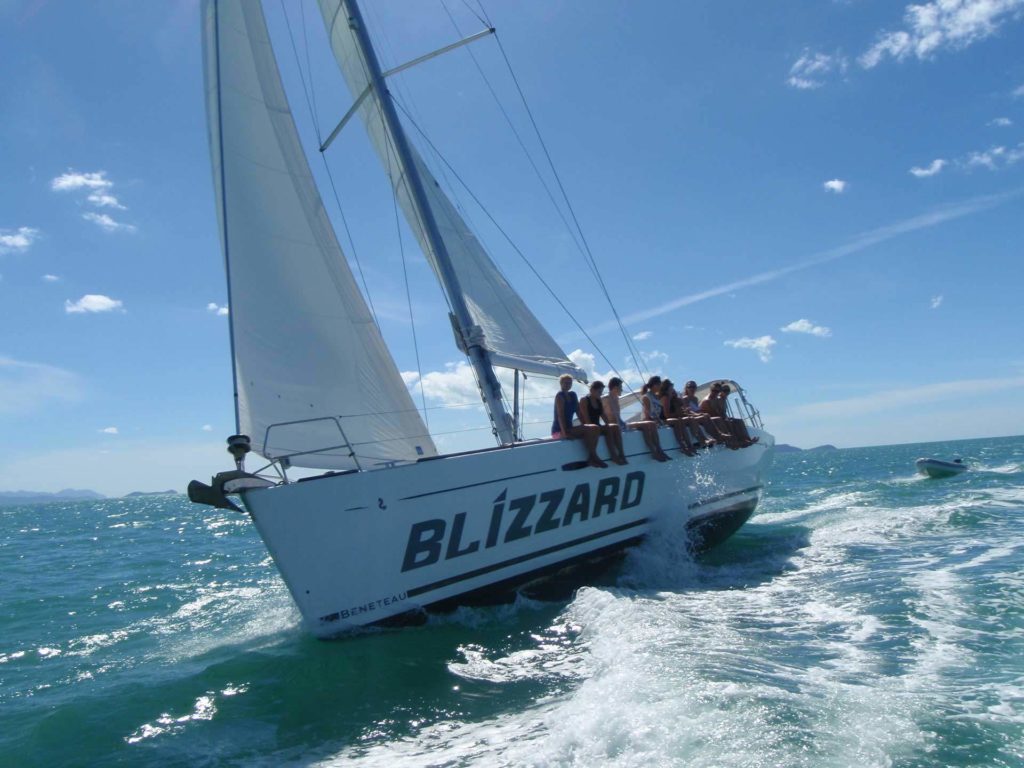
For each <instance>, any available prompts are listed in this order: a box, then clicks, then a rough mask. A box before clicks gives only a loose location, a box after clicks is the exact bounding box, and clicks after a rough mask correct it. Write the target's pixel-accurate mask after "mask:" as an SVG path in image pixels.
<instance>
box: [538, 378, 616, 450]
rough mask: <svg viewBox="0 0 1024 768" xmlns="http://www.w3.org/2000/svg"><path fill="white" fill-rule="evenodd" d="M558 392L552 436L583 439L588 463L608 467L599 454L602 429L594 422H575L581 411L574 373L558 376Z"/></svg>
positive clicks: (563, 438)
mask: <svg viewBox="0 0 1024 768" xmlns="http://www.w3.org/2000/svg"><path fill="white" fill-rule="evenodd" d="M558 387H559V390H558V394H556V395H555V419H554V421H553V422H552V424H551V437H553V438H554V439H556V440H577V439H579V440H582V441H583V447H584V448H586V451H587V463H588V464H589V465H590V466H592V467H602V468H603V467H607V466H608V465H607V464H605V463H604V462H603V461H601V459H600V457H599V456H598V455H597V441H598V440H600V439H601V430H599V429H598V428H597V427H595V426H594V425H592V424H588V425H584V424H573V423H572V420H573V417H574V416H576V415H578V414H579V412H580V401H579V397H578V396H577V395H576V393H575V392H573V391H572V374H569V373H563V374H562V375H561V376H559V377H558Z"/></svg>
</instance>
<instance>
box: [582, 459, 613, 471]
mask: <svg viewBox="0 0 1024 768" xmlns="http://www.w3.org/2000/svg"><path fill="white" fill-rule="evenodd" d="M587 464H589V465H590V466H592V467H597V468H598V469H605V468H607V467H608V465H607V464H605V463H604V462H603V461H601V460H600V459H590V460H589V461H588V462H587Z"/></svg>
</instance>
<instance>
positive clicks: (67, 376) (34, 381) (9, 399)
mask: <svg viewBox="0 0 1024 768" xmlns="http://www.w3.org/2000/svg"><path fill="white" fill-rule="evenodd" d="M81 398H82V382H81V379H79V377H78V375H77V374H74V373H72V372H71V371H66V370H64V369H63V368H58V367H56V366H53V365H45V364H43V363H31V362H26V361H23V360H14V359H13V358H10V357H0V414H5V415H24V414H26V413H31V412H32V411H35V410H36V409H38V408H42V407H44V406H48V405H50V404H52V403H53V402H54V401H59V402H76V401H78V400H80V399H81Z"/></svg>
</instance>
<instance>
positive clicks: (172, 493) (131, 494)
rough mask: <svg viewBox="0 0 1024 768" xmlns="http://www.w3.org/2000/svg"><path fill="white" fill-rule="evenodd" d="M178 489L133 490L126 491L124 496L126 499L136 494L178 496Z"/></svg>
mask: <svg viewBox="0 0 1024 768" xmlns="http://www.w3.org/2000/svg"><path fill="white" fill-rule="evenodd" d="M177 495H178V492H177V491H132V492H131V493H126V494H125V495H124V497H125V498H126V499H130V498H133V497H135V496H177Z"/></svg>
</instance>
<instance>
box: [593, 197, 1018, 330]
mask: <svg viewBox="0 0 1024 768" xmlns="http://www.w3.org/2000/svg"><path fill="white" fill-rule="evenodd" d="M1017 195H1018V193H1017V192H1006V193H1002V194H998V195H982V196H980V197H975V198H972V199H970V200H965V201H964V202H962V203H957V204H955V205H944V206H940V207H938V208H936V209H934V210H932V211H929V212H928V213H923V214H921V215H919V216H912V217H911V218H909V219H904V220H903V221H898V222H896V223H895V224H888V225H886V226H884V227H879V228H877V229H872V230H869V231H867V232H864V233H863V234H861V235H859V236H857V237H856V238H854V239H853V240H852V241H850V242H848V243H845V244H843V245H839V246H836V247H835V248H830V249H828V250H827V251H821V252H819V253H817V254H815V255H814V256H811V257H810V258H808V259H804V260H803V261H799V262H797V263H795V264H790V265H789V266H785V267H779V268H778V269H772V270H768V271H767V272H760V273H758V274H756V275H751V276H750V277H744V278H742V279H740V280H734V281H733V282H731V283H726V284H724V285H719V286H716V287H714V288H707V289H705V290H703V291H699V292H697V293H690V294H687V295H685V296H680V297H679V298H677V299H672V300H671V301H667V302H665V303H664V304H659V305H658V306H656V307H650V308H648V309H643V310H640V311H639V312H633V313H632V314H630V315H627V316H626V317H624V318H622V322H623V323H625V324H626V325H634V324H637V323H642V322H645V321H647V320H650V319H651V318H655V317H660V316H661V315H665V314H668V313H669V312H673V311H675V310H677V309H681V308H682V307H688V306H689V305H691V304H696V303H697V302H699V301H705V300H707V299H712V298H715V297H717V296H722V295H725V294H729V293H732V292H733V291H736V290H739V289H741V288H750V287H752V286H755V285H761V284H763V283H769V282H771V281H773V280H778V279H779V278H780V277H785V276H786V275H789V274H792V273H793V272H800V271H802V270H805V269H810V268H811V267H817V266H821V265H822V264H828V263H829V262H832V261H836V260H837V259H841V258H843V257H844V256H849V255H851V254H854V253H859V252H860V251H863V250H865V249H867V248H870V247H871V246H873V245H878V244H879V243H884V242H886V241H887V240H891V239H893V238H894V237H899V236H900V235H905V234H907V233H909V232H917V231H918V230H922V229H929V228H931V227H934V226H937V225H939V224H942V223H944V222H946V221H952V220H954V219H959V218H962V217H964V216H970V215H971V214H974V213H979V212H980V211H987V210H989V209H990V208H993V207H995V206H997V205H1001V204H1002V203H1005V202H1007V201H1008V200H1012V199H1013V198H1015V197H1016V196H1017ZM616 328H618V324H617V323H616V321H615V320H608V321H605V322H603V323H598V324H597V325H595V326H594V327H593V329H592V331H593V332H595V333H601V332H604V331H610V330H614V329H616Z"/></svg>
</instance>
